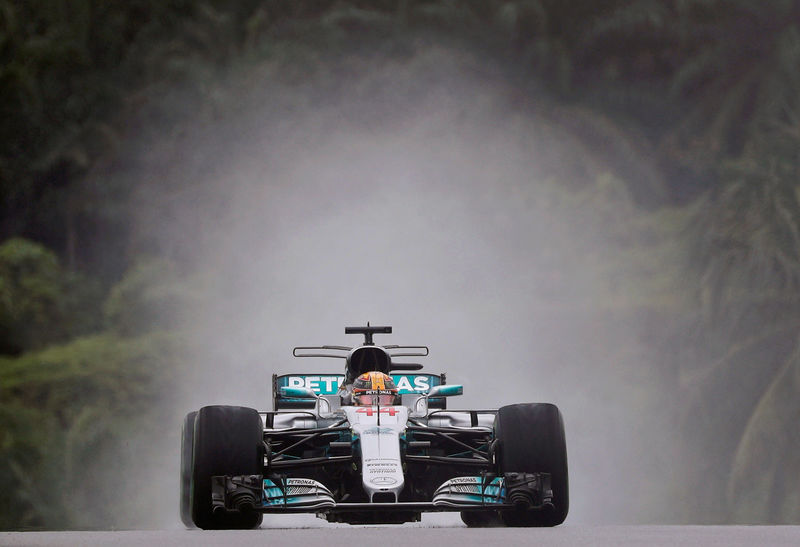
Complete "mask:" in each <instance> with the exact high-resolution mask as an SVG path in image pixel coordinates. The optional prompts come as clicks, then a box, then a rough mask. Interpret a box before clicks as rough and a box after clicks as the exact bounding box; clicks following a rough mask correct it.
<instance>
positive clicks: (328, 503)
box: [181, 324, 569, 529]
mask: <svg viewBox="0 0 800 547" xmlns="http://www.w3.org/2000/svg"><path fill="white" fill-rule="evenodd" d="M391 332H392V328H391V327H376V326H369V324H367V326H366V327H347V328H345V333H346V334H361V335H363V336H364V344H363V345H361V346H358V347H355V348H350V347H344V346H313V347H296V348H294V352H293V353H294V356H295V357H338V358H342V359H344V360H345V371H344V374H343V375H337V374H290V375H282V376H278V375H273V377H272V385H273V403H274V404H273V406H274V410H273V411H268V412H259V411H257V410H255V409H251V408H244V407H238V406H206V407H203V408H201V409H200V410H199V411H196V412H190V413H189V414H188V415H187V416H186V418H185V420H184V423H183V436H182V447H181V448H182V450H181V519H182V520H183V522H184V524H186V526H189V527H192V526H197V527H199V528H204V529H235V528H238V529H242V528H255V527H258V526H259V525H260V524H261V520H262V515H263V514H264V513H316V514H317V516H319V517H321V518H325V519H327V520H328V521H329V522H346V523H350V524H399V523H403V522H411V521H418V520H420V517H421V514H422V512H424V511H458V512H460V513H461V518H462V520H463V521H464V523H465V524H466V525H467V526H556V525H558V524H561V523H562V522H563V521H564V519H565V518H566V516H567V510H568V507H569V494H568V485H567V452H566V443H565V439H564V423H563V420H562V417H561V412H559V410H558V408H557V407H556V406H554V405H552V404H547V403H524V404H512V405H508V406H503V407H501V408H500V409H499V410H450V409H448V408H447V397H451V396H453V395H461V394H462V392H463V388H462V386H460V385H452V384H447V383H446V381H445V380H446V378H445V375H444V374H423V373H420V372H418V371H419V370H421V369H422V365H420V364H416V363H408V362H398V361H397V359H400V358H406V357H424V356H427V355H428V348H427V347H426V346H396V345H383V346H379V345H376V344H375V343H374V342H373V335H375V334H388V333H391Z"/></svg>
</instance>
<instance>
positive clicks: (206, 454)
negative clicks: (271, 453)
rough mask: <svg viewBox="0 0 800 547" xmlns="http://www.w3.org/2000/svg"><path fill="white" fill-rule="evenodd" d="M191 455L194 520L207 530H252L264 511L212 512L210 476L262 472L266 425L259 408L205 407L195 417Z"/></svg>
mask: <svg viewBox="0 0 800 547" xmlns="http://www.w3.org/2000/svg"><path fill="white" fill-rule="evenodd" d="M192 452H193V457H192V486H191V509H192V522H194V524H195V526H197V527H198V528H203V529H206V530H209V529H210V530H225V529H249V528H256V527H258V526H259V525H260V524H261V519H262V515H261V513H257V512H253V513H223V514H214V513H213V512H212V511H211V477H212V476H214V475H229V476H233V475H260V474H261V473H262V468H263V458H264V456H263V454H264V452H263V427H262V422H261V417H260V416H259V415H258V411H257V410H254V409H252V408H246V407H239V406H206V407H203V408H201V409H200V411H199V412H198V413H197V416H196V418H195V424H194V443H193V451H192Z"/></svg>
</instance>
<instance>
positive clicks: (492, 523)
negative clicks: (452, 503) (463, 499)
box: [461, 511, 503, 528]
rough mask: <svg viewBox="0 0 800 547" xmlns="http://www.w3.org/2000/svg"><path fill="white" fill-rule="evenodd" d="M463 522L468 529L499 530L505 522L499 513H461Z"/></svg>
mask: <svg viewBox="0 0 800 547" xmlns="http://www.w3.org/2000/svg"><path fill="white" fill-rule="evenodd" d="M461 522H463V523H464V524H466V525H467V527H468V528H497V527H499V526H503V521H502V520H501V519H500V515H499V514H498V513H497V511H461Z"/></svg>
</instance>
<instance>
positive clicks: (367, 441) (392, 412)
mask: <svg viewBox="0 0 800 547" xmlns="http://www.w3.org/2000/svg"><path fill="white" fill-rule="evenodd" d="M345 414H346V415H347V418H348V420H349V421H350V425H351V427H352V428H353V432H354V433H355V434H357V435H358V437H359V439H360V441H361V473H362V475H361V482H362V484H363V486H364V491H365V492H367V494H368V495H369V498H370V501H371V502H375V503H378V502H395V501H397V498H398V496H399V495H400V492H401V491H402V490H403V486H404V485H405V479H404V476H403V464H402V461H401V459H400V435H401V434H402V433H403V432H404V431H405V428H406V422H407V421H408V409H407V408H405V407H403V406H386V407H380V408H378V407H348V408H346V409H345ZM379 415H380V425H379V424H378V416H379Z"/></svg>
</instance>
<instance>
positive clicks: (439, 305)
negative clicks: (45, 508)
mask: <svg viewBox="0 0 800 547" xmlns="http://www.w3.org/2000/svg"><path fill="white" fill-rule="evenodd" d="M360 63H361V64H359V65H356V66H350V67H349V69H350V70H344V69H343V67H342V66H341V65H336V64H333V65H330V66H328V68H329V72H328V73H327V74H326V76H325V80H324V81H322V80H321V79H320V78H316V79H313V78H312V79H307V78H302V77H301V78H297V77H296V74H293V73H292V70H290V68H292V69H293V70H297V67H285V66H274V65H259V66H246V65H245V66H242V67H239V68H238V69H237V71H234V72H233V73H232V76H231V77H230V78H229V79H228V80H227V81H225V82H214V83H213V85H215V86H218V87H219V90H220V94H221V95H220V96H221V99H220V103H219V106H218V108H217V110H216V111H215V115H214V117H213V118H212V119H210V120H209V119H202V120H196V121H193V122H191V123H189V129H188V130H187V133H186V135H185V137H184V138H183V139H182V140H181V141H180V145H179V146H178V147H177V149H176V148H175V147H174V146H171V147H169V148H168V149H166V150H165V149H164V145H163V143H160V142H159V141H158V140H157V139H156V140H154V141H149V142H147V144H146V145H145V144H143V143H142V142H141V140H137V137H136V136H135V135H134V137H133V138H132V139H131V142H130V143H129V144H128V146H130V147H131V149H132V150H135V157H137V158H138V160H137V161H139V162H140V168H141V177H142V179H143V180H145V179H146V180H151V181H152V182H150V183H149V184H146V185H143V188H144V189H143V190H142V193H141V195H140V198H139V199H140V200H141V202H142V203H143V206H142V208H141V210H140V211H139V213H138V215H139V220H138V227H137V229H138V230H139V231H140V232H141V238H142V239H143V240H152V241H155V242H156V244H157V245H158V247H159V248H160V249H161V250H162V251H165V252H166V253H167V254H171V255H173V256H176V257H178V258H179V259H180V260H181V261H183V263H184V264H188V265H189V266H188V267H187V278H189V277H190V278H191V279H193V280H195V282H196V280H197V279H200V280H201V281H200V285H199V286H201V287H202V292H203V294H202V298H201V302H202V303H201V306H200V307H199V310H200V311H199V312H198V311H197V308H196V309H195V310H194V312H193V313H192V314H191V315H187V316H186V317H185V318H184V321H185V324H186V325H188V327H187V331H188V332H189V333H190V334H189V338H188V340H189V355H190V361H191V362H190V364H189V365H188V367H187V369H188V370H189V375H188V377H187V378H185V380H183V381H182V382H181V386H182V389H181V391H180V392H178V393H175V394H174V398H173V399H172V400H170V401H165V403H169V405H170V406H171V407H174V408H175V417H174V418H175V419H174V422H173V423H171V424H163V427H164V428H165V430H168V432H166V431H165V436H166V438H165V440H164V442H163V443H156V444H154V445H153V450H154V451H158V453H155V452H154V453H153V454H151V455H150V456H148V457H149V458H150V459H156V460H157V459H160V460H161V461H163V462H165V464H164V465H163V466H162V467H160V468H159V469H157V470H156V471H153V476H152V477H148V478H147V480H144V481H141V482H140V485H139V486H138V488H140V489H141V494H140V495H141V496H144V497H147V498H148V499H152V500H157V501H154V503H153V506H152V510H153V515H154V516H153V519H152V522H151V523H150V525H153V526H176V525H177V522H178V517H177V507H178V499H177V492H178V469H177V467H178V466H177V464H178V459H179V458H178V452H179V442H178V441H179V438H178V437H179V432H180V423H181V418H182V416H183V415H184V414H185V413H187V412H189V411H191V410H194V409H197V408H199V407H200V406H203V405H207V404H237V405H245V406H252V407H254V408H257V409H259V410H269V409H271V393H270V381H271V375H272V374H273V373H279V374H280V373H290V372H308V373H310V372H340V371H341V368H342V362H341V361H338V360H322V359H320V360H311V359H303V360H299V359H293V358H292V357H291V351H292V348H293V347H294V346H296V345H314V344H345V345H347V344H357V343H359V339H358V337H354V336H345V335H344V327H345V326H350V325H363V324H366V322H367V321H369V322H371V323H372V324H373V325H376V324H381V325H392V326H393V327H394V334H392V335H383V336H376V342H377V343H379V344H380V343H398V344H426V345H428V346H429V347H430V356H429V357H427V358H425V359H424V360H423V364H424V365H425V367H426V370H428V371H430V372H434V373H439V372H446V373H447V378H448V382H449V383H460V384H463V385H464V391H465V392H464V395H463V397H460V398H458V399H454V400H452V401H451V402H450V406H451V408H497V407H499V406H502V405H505V404H511V403H517V402H552V403H555V404H557V405H558V406H559V407H560V408H561V410H562V412H563V414H564V419H565V424H566V434H567V448H568V455H569V466H570V494H571V508H570V514H569V517H568V520H567V524H578V523H640V522H662V523H663V522H672V521H674V520H676V519H677V518H678V516H677V513H676V511H675V509H674V507H675V505H676V499H675V492H674V481H675V479H676V474H677V473H678V469H679V467H678V466H679V461H680V455H679V454H677V452H676V451H677V449H676V448H674V447H675V444H674V443H671V442H670V439H671V438H672V437H673V436H674V435H675V428H676V427H677V426H676V424H675V421H674V407H673V406H671V401H670V391H671V390H672V389H673V388H674V386H672V385H670V384H669V382H667V381H665V380H664V378H662V377H661V376H660V375H659V374H658V370H657V364H658V362H659V357H658V355H657V354H656V349H655V348H653V347H650V346H648V344H647V337H646V336H645V334H646V333H644V332H643V328H642V326H641V325H637V324H636V322H635V321H632V320H631V318H630V317H627V316H624V315H620V314H618V313H615V312H614V311H613V309H612V308H611V307H610V306H609V303H608V300H609V297H608V289H607V287H606V283H607V281H608V279H609V273H608V270H607V265H605V264H603V263H602V262H601V261H600V260H599V259H598V257H602V256H603V255H604V254H605V253H606V251H608V252H609V253H611V252H612V250H613V247H614V245H616V243H615V240H614V238H615V237H616V234H615V232H614V230H615V226H614V225H613V222H614V219H613V218H612V219H609V218H608V215H607V214H605V212H604V211H603V210H599V209H595V207H594V206H593V204H592V203H591V202H585V203H581V204H579V205H576V204H575V203H572V202H566V201H565V200H564V199H562V197H561V196H562V195H563V194H564V193H568V192H570V191H572V190H575V189H578V188H580V186H581V185H582V184H587V183H589V184H591V183H593V182H594V181H592V180H589V181H588V182H587V180H586V179H585V177H586V173H587V172H589V171H590V169H589V167H587V165H589V164H590V163H591V162H595V163H596V160H597V158H587V156H586V150H585V149H583V148H581V146H580V145H579V144H578V141H577V139H576V138H575V137H574V136H573V135H571V134H570V132H569V131H568V130H565V129H564V128H562V127H560V126H559V124H558V123H556V122H554V121H553V119H552V117H551V116H549V115H548V110H549V109H550V108H551V107H552V104H551V103H549V102H548V101H547V100H546V99H544V98H541V100H538V99H537V95H536V94H535V92H534V93H531V90H525V91H526V94H528V96H529V97H533V98H528V99H526V100H525V101H524V102H520V100H519V96H520V92H519V90H518V89H516V87H515V84H514V83H513V81H512V79H511V78H509V77H508V76H507V75H506V74H505V73H504V72H503V70H501V69H499V68H497V67H496V66H495V64H494V62H493V60H492V59H489V58H484V57H482V56H480V55H479V54H474V53H465V52H463V51H458V50H454V49H450V48H447V47H444V46H437V47H431V46H430V44H423V45H417V47H416V48H415V49H414V51H413V54H410V55H408V56H405V57H403V58H400V59H397V58H389V59H384V58H381V57H380V56H373V57H371V58H367V59H362V60H361V61H360ZM326 66H327V65H326ZM316 84H318V85H319V88H318V89H315V88H314V86H315V85H316ZM334 91H335V92H334ZM171 142H174V141H171ZM165 165H166V167H165ZM162 185H163V186H164V187H169V188H173V189H175V188H177V189H179V190H178V191H175V192H171V193H169V194H166V193H161V192H160V191H159V188H161V187H162ZM149 193H150V194H149ZM154 196H158V198H157V199H153V197H154ZM145 205H146V206H145ZM613 277H614V282H615V283H617V284H619V285H622V286H624V285H625V283H626V265H625V264H624V263H618V264H616V265H615V267H614V272H613ZM140 479H141V478H140ZM143 485H144V486H143ZM448 518H449V517H448ZM452 518H453V519H454V521H455V520H457V517H452ZM265 522H273V523H275V524H276V525H277V524H279V523H280V522H283V520H281V518H280V517H269V518H268V519H267V520H266V521H265ZM287 522H288V521H287Z"/></svg>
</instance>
